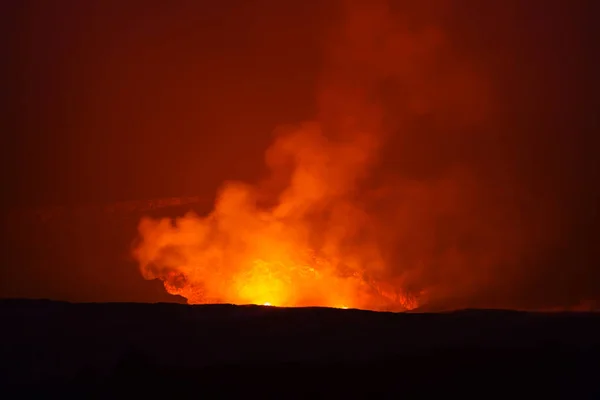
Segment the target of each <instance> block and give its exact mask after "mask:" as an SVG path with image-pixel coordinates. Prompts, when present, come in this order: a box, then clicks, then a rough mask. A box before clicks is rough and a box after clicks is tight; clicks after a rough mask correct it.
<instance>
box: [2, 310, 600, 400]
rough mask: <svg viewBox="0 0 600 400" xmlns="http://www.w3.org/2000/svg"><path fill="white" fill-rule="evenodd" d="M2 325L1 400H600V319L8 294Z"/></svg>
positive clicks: (588, 315)
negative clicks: (446, 399)
mask: <svg viewBox="0 0 600 400" xmlns="http://www.w3.org/2000/svg"><path fill="white" fill-rule="evenodd" d="M0 319H1V320H2V326H3V328H2V340H1V342H0V343H1V345H0V349H1V350H0V365H1V369H0V372H1V376H2V378H1V386H2V387H4V389H5V390H8V392H7V393H13V392H14V393H17V392H15V391H17V390H18V392H19V393H20V394H31V395H36V394H40V393H42V394H48V393H55V392H56V393H61V394H63V395H73V396H86V397H89V396H92V397H94V396H96V397H110V398H114V397H115V396H116V397H120V395H123V393H124V392H122V390H124V389H125V388H129V389H131V390H133V391H134V392H135V393H137V394H140V395H141V394H144V393H147V394H150V395H157V394H158V393H160V391H161V390H165V391H166V393H169V395H170V396H172V395H174V394H176V393H180V394H182V395H198V396H201V395H206V396H209V395H214V394H218V395H219V396H225V395H227V396H229V395H232V396H233V395H235V396H240V395H244V394H251V393H263V394H271V395H274V396H278V397H279V396H283V397H285V398H290V397H291V398H299V397H303V398H305V397H306V396H313V395H317V394H319V395H320V394H327V395H329V396H331V395H335V396H336V397H339V396H346V397H348V396H349V397H351V398H356V397H363V398H364V396H375V397H382V396H383V397H387V396H392V395H394V396H396V395H407V394H420V395H425V396H427V395H429V394H433V393H447V392H448V391H449V390H454V389H457V388H462V389H469V390H471V391H473V392H474V393H479V394H480V395H484V394H485V393H488V394H489V393H490V392H494V393H496V392H497V391H501V390H508V389H510V390H519V392H518V393H523V391H524V390H534V391H535V393H537V394H540V393H546V392H547V393H550V394H553V395H560V396H561V397H565V398H583V397H581V396H582V395H583V396H584V397H585V396H591V395H598V394H600V381H598V380H597V377H598V376H600V374H599V373H600V364H599V363H598V362H597V360H598V359H600V314H597V313H583V312H582V313H567V312H563V313H530V312H520V311H511V310H461V311H454V312H446V313H437V314H433V313H431V314H427V313H381V312H371V311H363V310H339V309H329V308H277V307H262V306H252V305H249V306H234V305H227V304H218V305H205V306H188V305H181V304H168V303H157V304H144V303H80V304H77V303H67V302H54V301H48V300H14V299H7V300H2V301H0ZM511 393H517V392H511ZM573 396H574V397H573Z"/></svg>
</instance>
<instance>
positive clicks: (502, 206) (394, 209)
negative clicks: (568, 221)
mask: <svg viewBox="0 0 600 400" xmlns="http://www.w3.org/2000/svg"><path fill="white" fill-rule="evenodd" d="M392 5H393V6H395V5H396V2H385V1H355V2H346V3H344V6H343V7H342V12H341V18H340V20H339V21H338V24H337V25H336V29H335V30H334V31H333V32H332V35H331V37H330V38H329V40H328V41H327V42H326V45H325V49H326V57H325V65H324V68H323V73H322V80H321V84H320V86H319V89H318V93H317V102H318V105H319V113H318V116H317V118H316V119H315V120H314V121H309V122H305V123H302V124H298V125H292V126H285V127H281V128H279V129H277V131H276V137H275V140H274V142H273V144H272V145H271V147H270V148H269V149H268V150H267V152H266V157H265V162H266V164H267V166H268V167H269V171H270V174H269V175H268V176H267V177H266V179H265V180H264V181H262V182H259V183H258V184H256V185H249V184H245V183H240V182H228V183H226V184H224V185H223V187H222V189H221V191H220V192H219V194H218V197H217V200H216V203H215V207H214V210H213V212H212V213H211V214H209V215H208V216H205V217H200V216H197V215H193V214H189V215H187V216H185V217H183V218H178V219H177V220H175V221H172V220H170V219H161V220H153V219H144V220H143V221H141V223H140V226H139V232H140V239H141V241H140V243H139V245H138V247H137V248H136V249H135V255H136V257H137V259H138V261H139V263H140V268H141V271H142V274H143V276H144V277H145V278H146V279H161V280H164V282H165V287H166V288H167V290H168V291H169V292H170V293H173V294H179V295H182V296H184V297H186V298H187V299H188V301H189V302H190V303H205V302H213V301H220V302H234V303H266V302H269V303H272V304H277V305H291V306H294V305H326V306H335V307H341V306H350V307H362V308H370V309H395V310H404V309H412V308H415V307H423V308H425V309H427V307H429V308H430V309H440V308H442V309H448V308H456V307H465V306H481V307H488V306H490V307H496V306H498V307H519V306H520V304H524V302H523V301H521V300H522V299H519V298H516V297H514V296H512V294H511V293H513V292H519V293H523V292H525V289H524V288H523V287H521V286H520V285H524V282H526V281H527V278H528V276H527V275H526V274H525V272H524V268H523V266H524V265H526V264H528V263H535V262H539V255H540V254H541V253H543V252H544V251H545V250H546V249H549V248H551V247H552V246H554V245H556V243H558V241H559V239H560V231H559V229H558V227H559V222H560V221H558V219H557V218H556V217H553V215H555V214H553V213H554V212H555V211H556V210H555V208H556V207H557V206H556V204H554V203H553V202H552V201H546V202H543V203H539V202H538V203H536V202H532V200H531V199H530V196H529V194H530V193H529V192H528V191H527V188H526V185H525V182H524V181H523V180H522V179H521V178H520V175H519V174H518V173H517V165H516V164H514V163H511V161H510V153H508V152H506V151H504V152H503V151H502V149H497V148H496V145H495V144H494V143H495V140H497V139H498V137H499V136H498V130H497V129H492V128H490V124H491V122H492V121H494V120H497V115H495V113H496V112H497V111H498V108H497V107H496V106H495V103H494V92H493V88H492V85H491V83H490V77H489V76H486V71H485V70H484V69H482V68H481V66H480V65H478V64H477V63H476V62H474V61H473V60H471V59H469V58H468V57H467V56H465V55H464V54H463V53H461V52H460V51H459V50H458V48H457V46H456V43H455V42H454V41H453V38H452V37H451V36H449V35H447V34H446V33H445V31H444V30H443V29H442V27H441V25H440V24H438V23H437V20H436V19H435V18H431V17H429V18H419V15H421V14H420V13H421V11H422V10H418V9H416V8H415V9H410V10H409V9H407V7H406V5H405V7H404V8H403V9H402V10H395V9H394V8H393V7H392ZM392 144H393V146H392ZM392 147H393V148H395V149H398V148H399V149H400V150H396V151H395V152H394V153H393V154H391V153H389V152H388V148H392ZM390 165H393V166H395V168H390ZM391 170H393V171H394V172H390V171H391Z"/></svg>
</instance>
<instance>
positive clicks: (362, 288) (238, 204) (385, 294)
mask: <svg viewBox="0 0 600 400" xmlns="http://www.w3.org/2000/svg"><path fill="white" fill-rule="evenodd" d="M367 148H368V147H367V146H364V145H362V146H361V147H360V148H359V147H348V146H347V145H338V144H333V143H331V142H329V141H327V140H326V139H325V137H324V136H323V135H322V131H321V129H320V126H319V125H318V124H305V125H302V126H300V127H297V128H295V129H291V130H290V131H289V132H286V133H284V134H282V135H281V136H280V137H279V138H278V140H277V141H276V142H275V144H274V145H273V146H272V147H271V148H270V149H269V151H268V162H270V164H272V165H273V167H274V169H276V168H277V166H276V163H275V162H274V161H273V160H278V162H279V161H281V160H283V159H286V158H287V159H290V162H291V163H292V164H295V165H294V168H293V173H292V174H291V176H290V177H289V181H288V182H287V185H286V186H285V189H284V190H283V191H282V192H281V193H280V194H279V196H278V198H277V200H276V204H275V205H274V206H270V207H266V206H263V207H261V206H259V204H258V200H259V198H260V196H259V195H260V194H261V193H260V190H259V187H254V186H250V185H245V184H241V183H228V184H226V185H225V186H224V188H223V189H222V190H221V192H220V194H219V196H218V198H217V201H216V204H215V209H214V211H213V212H212V213H211V214H209V215H208V216H206V217H199V216H197V215H194V214H188V215H186V216H184V217H183V218H179V219H177V220H175V221H172V220H170V219H163V220H151V219H144V220H143V221H142V222H141V223H140V226H139V231H140V235H141V238H142V241H141V242H140V245H139V246H138V247H137V249H136V251H135V255H136V257H137V259H138V260H139V262H140V265H141V270H142V273H143V275H144V277H146V278H147V279H156V278H158V279H162V280H163V281H164V284H165V288H166V289H167V291H168V292H169V293H171V294H175V295H181V296H183V297H185V298H186V299H187V300H188V302H189V303H190V304H202V303H235V304H258V305H273V306H281V307H298V306H326V307H336V308H340V306H339V305H340V304H343V306H342V307H341V308H347V307H352V308H369V309H393V310H405V309H408V308H414V307H415V306H416V302H415V301H414V299H410V300H409V297H407V295H406V294H404V293H398V292H395V291H394V289H391V290H390V289H383V286H382V285H381V284H380V283H379V282H378V280H377V279H376V273H377V271H380V270H381V269H382V267H383V261H382V258H381V254H380V253H379V249H378V247H377V243H376V242H375V241H374V240H373V236H372V235H368V231H369V219H368V218H367V216H366V214H365V213H364V212H363V211H362V210H361V209H360V208H359V207H358V205H357V204H354V203H352V202H351V201H349V194H350V193H351V189H352V186H353V183H354V180H355V179H356V171H359V170H360V168H361V167H363V166H364V165H365V161H364V157H363V156H364V154H361V151H362V149H367ZM359 149H361V150H359ZM334 161H335V162H334ZM361 236H362V238H361ZM359 239H361V240H360V241H359Z"/></svg>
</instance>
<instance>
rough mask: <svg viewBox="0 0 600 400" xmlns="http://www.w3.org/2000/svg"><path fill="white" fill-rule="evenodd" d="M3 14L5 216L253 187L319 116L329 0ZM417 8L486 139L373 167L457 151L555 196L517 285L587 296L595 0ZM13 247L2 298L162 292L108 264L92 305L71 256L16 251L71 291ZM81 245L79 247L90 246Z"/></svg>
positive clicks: (593, 257)
mask: <svg viewBox="0 0 600 400" xmlns="http://www.w3.org/2000/svg"><path fill="white" fill-rule="evenodd" d="M397 4H399V2H397ZM0 7H1V8H0V15H1V16H0V18H1V21H0V26H1V28H0V29H2V36H3V39H2V43H1V45H2V53H3V57H2V59H3V61H4V62H3V78H4V79H3V88H4V89H3V91H2V92H3V99H2V100H3V104H4V105H3V113H5V116H4V117H3V118H2V120H3V122H2V124H3V125H2V135H3V136H2V161H3V167H2V173H3V184H2V186H3V188H4V191H3V200H4V202H5V204H6V206H5V209H6V210H10V209H12V208H13V207H21V206H51V205H76V204H81V203H90V202H92V203H110V202H115V201H123V200H144V199H152V198H160V197H169V196H186V195H199V196H206V197H212V196H213V194H214V192H215V190H216V189H217V188H218V187H219V185H220V184H221V182H222V181H224V180H226V179H242V180H254V179H256V178H257V177H258V176H260V174H261V172H262V170H263V166H262V159H263V154H264V150H265V149H266V148H267V146H268V145H269V143H270V141H271V138H272V133H271V132H272V131H273V129H274V128H275V127H277V126H278V125H280V124H286V123H294V122H298V121H302V120H305V119H310V118H312V117H313V116H314V114H315V113H316V104H315V92H316V88H317V82H318V78H319V75H320V73H321V69H322V63H323V37H325V35H326V33H327V31H328V29H329V28H330V26H331V25H332V24H333V22H332V21H333V20H334V17H333V16H334V15H335V10H336V5H335V3H333V2H330V1H323V2H321V1H277V0H252V1H244V0H227V1H219V2H203V1H192V0H177V1H169V2H165V1H157V0H144V1H137V0H132V1H119V0H105V1H96V0H90V1H76V0H64V1H60V2H48V1H43V0H12V1H4V2H2V5H1V6H0ZM413 7H414V6H413ZM419 7H421V8H422V9H419V10H417V11H415V13H417V14H418V15H422V16H424V17H422V18H425V20H427V19H430V20H431V21H432V23H434V24H436V25H439V26H441V28H442V30H443V31H444V32H446V33H447V35H448V36H449V37H450V38H451V40H452V41H453V42H454V43H456V47H455V50H456V52H457V53H459V54H461V55H464V57H466V58H467V59H469V60H471V61H472V62H473V63H474V65H477V66H480V68H482V69H483V70H484V71H485V72H486V76H487V77H488V78H489V80H490V82H491V86H492V87H493V100H494V104H495V106H494V111H495V113H494V116H493V117H492V119H491V120H490V121H489V122H488V124H487V125H486V129H487V130H488V131H489V132H496V133H495V134H489V135H483V134H481V135H477V134H475V135H474V136H471V137H472V138H473V139H471V141H470V142H469V143H464V142H461V141H460V140H456V141H452V139H449V140H450V141H448V140H447V139H443V138H444V136H442V135H441V134H439V133H435V132H434V133H432V134H431V135H430V138H429V139H424V137H425V136H426V135H424V134H414V135H413V136H411V135H407V136H403V138H402V140H400V139H395V138H392V139H391V142H390V145H389V146H388V148H387V150H386V156H385V160H384V161H383V163H382V165H383V167H382V168H383V172H382V174H388V175H390V174H391V175H393V174H397V175H409V176H413V177H418V178H420V179H421V178H422V179H427V178H428V177H429V176H430V175H432V174H435V170H436V165H438V164H439V165H442V164H443V162H444V161H439V160H446V161H447V162H452V160H453V159H456V158H459V159H460V158H461V157H466V158H469V160H470V162H471V165H472V166H473V168H477V166H478V165H479V166H483V167H482V170H486V169H485V165H487V163H492V162H493V163H495V165H496V167H497V166H498V165H500V164H502V163H503V162H505V161H506V160H508V161H506V163H507V165H511V166H513V167H514V168H516V170H517V171H518V173H517V175H518V177H519V184H520V185H522V186H523V187H524V188H526V190H525V189H523V191H521V192H519V193H524V194H523V196H524V197H527V198H529V199H530V200H528V201H529V203H528V204H530V206H531V207H536V204H541V203H544V204H545V203H546V202H551V203H552V204H553V205H555V208H556V210H559V211H557V212H559V213H560V214H561V218H560V221H561V229H563V233H562V234H563V236H564V240H562V242H561V246H560V248H552V249H548V250H547V253H546V254H545V258H546V259H547V263H546V267H544V269H543V273H542V272H540V273H538V274H537V275H536V274H534V275H532V277H533V278H532V279H531V281H530V282H529V283H528V284H527V285H526V287H527V288H533V287H535V286H536V284H537V283H539V280H540V279H546V280H547V282H546V283H544V285H545V286H544V290H546V291H547V292H548V293H550V294H549V296H555V297H556V299H558V300H557V301H553V302H552V301H550V302H548V303H549V304H550V303H552V304H555V303H557V302H559V303H560V302H561V301H564V302H577V301H578V300H581V299H584V298H585V299H589V298H594V297H595V298H598V297H599V293H600V273H599V267H598V260H600V257H599V256H598V250H596V245H597V243H598V239H599V237H598V234H597V232H598V228H600V224H599V216H598V204H599V201H600V191H599V189H598V187H599V184H598V182H600V179H599V176H598V175H599V174H598V171H599V168H598V161H597V153H598V152H599V149H600V147H599V146H598V142H599V141H598V138H597V134H598V132H599V125H598V105H599V102H598V93H599V89H600V88H599V85H598V77H597V70H598V62H597V57H598V50H599V49H598V47H599V46H598V41H597V39H596V37H598V36H600V35H599V34H598V28H595V27H594V25H595V24H596V22H597V20H596V18H595V16H596V15H598V12H597V11H598V6H597V5H596V2H595V1H592V0H590V1H584V0H575V1H558V0H556V1H543V0H535V1H533V0H532V1H517V0H511V1H503V0H498V1H475V0H464V1H455V2H440V1H427V2H422V3H421V5H420V6H419ZM391 108H392V113H393V106H392V107H391ZM448 149H454V152H452V151H451V150H448ZM465 149H467V150H465ZM473 149H479V150H473ZM491 149H501V150H498V151H494V150H491ZM471 150H472V151H471ZM433 159H435V160H437V162H438V164H436V162H434V161H432V160H433ZM448 160H449V161H448ZM490 160H492V161H490ZM494 160H495V161H494ZM439 168H443V167H439ZM498 168H499V167H498ZM494 171H495V169H494ZM11 229H12V228H11ZM103 229H105V228H103ZM6 232H10V230H6ZM127 245H128V243H125V244H124V247H126V246H127ZM11 246H12V247H11V249H9V250H6V251H5V252H4V262H3V264H2V269H3V270H2V275H1V276H0V279H2V280H3V283H2V285H1V286H0V289H2V290H3V292H2V293H0V294H2V295H6V294H8V295H13V296H33V297H40V296H48V297H55V298H65V299H70V300H80V299H93V300H121V299H133V300H149V299H150V300H152V299H156V298H157V297H152V296H155V294H154V293H155V292H153V291H151V290H150V289H148V292H147V293H145V292H144V290H145V289H144V287H143V286H142V285H143V284H147V282H144V281H143V280H142V279H141V277H139V276H136V273H137V271H135V266H130V265H129V266H126V267H123V265H121V264H119V266H114V267H108V266H103V268H104V270H103V271H105V273H104V275H109V276H110V277H111V278H110V279H108V278H106V279H105V280H102V282H103V283H102V284H103V285H105V286H106V291H105V293H104V294H97V295H95V296H91V297H85V296H82V295H81V293H84V292H85V287H91V286H92V285H93V283H94V282H95V281H94V279H100V278H99V276H100V275H103V274H100V273H97V274H92V273H87V272H86V273H80V272H73V271H75V269H77V268H78V267H77V265H80V264H81V263H82V262H81V260H78V261H77V262H76V261H74V260H73V259H72V257H71V258H69V257H70V256H68V255H65V254H62V253H61V254H62V255H56V254H58V253H60V251H59V250H56V251H55V252H54V253H52V254H53V255H48V254H46V253H43V251H46V250H39V249H38V250H31V249H30V250H28V252H33V253H36V252H37V253H39V257H40V259H45V260H48V259H51V260H54V261H52V262H55V263H57V264H59V265H61V267H60V268H63V269H65V270H66V269H69V268H71V270H70V271H71V272H69V274H71V275H72V276H77V277H78V278H77V279H78V282H79V285H80V286H81V287H83V289H80V290H78V291H72V290H71V289H65V288H64V287H61V284H52V283H48V284H47V285H46V286H44V284H36V285H30V284H23V283H22V282H24V281H27V280H30V279H31V280H33V279H47V278H41V277H42V276H45V277H48V276H50V275H44V274H46V273H48V272H44V273H42V272H40V271H41V269H40V270H37V269H36V267H35V266H32V265H30V264H31V263H30V264H28V265H25V261H22V260H23V258H22V257H20V256H19V255H18V254H17V253H19V254H22V253H20V252H21V251H22V250H15V249H16V248H19V249H23V248H24V247H19V246H16V245H11ZM86 246H87V247H85V246H83V247H85V250H82V249H80V250H77V251H79V252H89V251H94V247H93V246H91V245H89V246H88V245H86ZM77 251H75V250H74V252H75V253H77ZM57 252H58V253H57ZM63 252H64V251H63ZM75 253H73V254H75ZM52 257H54V258H52ZM120 257H121V254H120V253H119V256H118V257H117V256H114V258H115V259H117V258H119V260H120ZM47 262H50V261H47ZM60 268H59V269H60ZM80 268H82V269H86V268H87V270H88V271H89V269H90V268H92V267H89V266H86V267H80ZM123 268H131V270H132V271H133V272H127V273H123V276H122V277H121V276H119V271H122V269H123ZM540 271H542V270H540ZM40 274H41V275H40ZM48 274H49V273H48ZM58 275H59V276H62V277H63V278H64V276H66V273H65V272H58ZM34 277H36V278H34ZM543 277H544V278H543ZM63 278H57V280H58V281H60V280H61V279H63ZM136 279H138V280H139V282H138V281H137V280H136ZM116 281H121V282H120V283H118V284H117V283H114V282H116ZM63 282H64V279H63ZM111 282H112V283H111ZM536 282H537V283H536ZM111 285H112V286H111ZM64 286H68V285H64ZM132 287H135V291H136V294H135V295H130V294H129V293H128V292H127V291H128V290H129V289H128V288H132ZM132 290H133V289H132ZM152 290H154V289H152ZM521 290H525V289H523V288H521ZM527 290H530V289H527ZM148 293H151V294H148ZM160 298H161V299H163V297H160Z"/></svg>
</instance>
